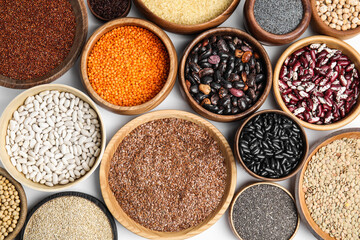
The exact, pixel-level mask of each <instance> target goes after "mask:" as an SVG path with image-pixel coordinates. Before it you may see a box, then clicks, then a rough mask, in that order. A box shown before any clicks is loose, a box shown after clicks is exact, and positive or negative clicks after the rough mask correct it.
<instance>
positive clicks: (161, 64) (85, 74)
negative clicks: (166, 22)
mask: <svg viewBox="0 0 360 240" xmlns="http://www.w3.org/2000/svg"><path fill="white" fill-rule="evenodd" d="M177 65H178V62H177V54H176V50H175V48H174V45H173V44H172V42H171V40H170V38H169V37H168V36H167V35H166V33H165V32H164V31H163V30H162V29H160V28H159V27H157V26H156V25H154V24H153V23H150V22H148V21H145V20H142V19H138V18H121V19H116V20H113V21H110V22H108V23H107V24H105V25H103V26H101V27H100V28H99V29H97V30H96V31H95V33H94V34H93V35H92V36H91V37H90V39H89V41H88V42H87V44H86V46H85V48H84V50H83V53H82V56H81V79H82V82H83V85H84V86H85V88H86V90H87V92H88V93H89V95H90V96H91V98H92V99H93V100H94V101H95V102H97V103H98V104H99V105H101V106H102V107H105V108H107V109H109V110H110V111H113V112H116V113H119V114H126V115H134V114H141V113H144V112H147V111H149V110H151V109H153V108H155V107H156V106H157V105H159V104H160V103H161V102H162V101H163V100H164V99H165V98H166V97H167V95H168V94H169V93H170V91H171V90H172V88H173V86H174V84H175V80H176V71H177Z"/></svg>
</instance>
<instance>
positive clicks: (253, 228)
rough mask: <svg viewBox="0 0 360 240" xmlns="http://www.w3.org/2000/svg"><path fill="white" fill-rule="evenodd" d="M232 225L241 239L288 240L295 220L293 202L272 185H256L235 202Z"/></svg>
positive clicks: (295, 222)
mask: <svg viewBox="0 0 360 240" xmlns="http://www.w3.org/2000/svg"><path fill="white" fill-rule="evenodd" d="M232 221H233V226H234V228H235V231H236V232H237V233H238V235H239V236H240V237H241V238H242V239H251V240H288V239H290V238H291V236H292V235H293V234H294V233H295V231H296V229H297V225H298V221H299V220H298V214H297V210H296V206H295V203H294V200H293V199H292V198H291V197H290V195H289V194H288V193H287V192H285V191H284V190H283V189H282V188H280V187H277V186H275V185H270V184H257V185H253V186H250V187H249V188H247V189H245V191H243V192H242V193H241V194H240V195H239V196H238V198H237V199H236V200H235V204H234V207H233V209H232Z"/></svg>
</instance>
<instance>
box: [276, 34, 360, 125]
mask: <svg viewBox="0 0 360 240" xmlns="http://www.w3.org/2000/svg"><path fill="white" fill-rule="evenodd" d="M359 70H360V54H359V53H358V52H357V51H356V50H355V49H354V48H352V47H351V46H350V45H348V44H347V43H345V42H344V41H342V40H339V39H336V38H333V37H327V36H312V37H308V38H304V39H302V40H300V41H298V42H296V43H294V44H292V45H291V46H290V47H289V48H288V49H286V50H285V52H284V53H283V54H282V55H281V57H280V58H279V60H278V62H277V64H276V67H275V70H274V77H273V85H274V88H273V90H274V95H275V98H276V101H277V103H278V104H279V106H280V107H281V109H282V110H283V111H285V112H287V113H289V114H291V115H293V116H295V117H296V118H297V119H298V120H299V122H300V123H301V125H303V126H304V127H306V128H309V129H313V130H320V131H327V130H334V129H338V128H340V127H343V126H345V125H346V124H348V123H350V122H351V121H353V120H354V119H355V118H356V117H357V116H358V115H359V113H360V100H359V92H360V91H359V89H360V75H359Z"/></svg>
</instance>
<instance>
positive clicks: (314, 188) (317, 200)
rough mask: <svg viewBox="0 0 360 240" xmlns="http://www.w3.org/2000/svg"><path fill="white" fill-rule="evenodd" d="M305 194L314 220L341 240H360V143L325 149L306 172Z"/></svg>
mask: <svg viewBox="0 0 360 240" xmlns="http://www.w3.org/2000/svg"><path fill="white" fill-rule="evenodd" d="M303 191H304V192H305V202H306V205H307V208H308V209H309V212H310V215H311V217H312V219H313V220H314V221H315V222H316V224H317V225H318V226H319V227H320V228H321V229H322V230H323V231H325V232H326V233H328V234H330V236H331V237H334V238H335V239H337V240H345V239H353V240H358V239H360V139H354V138H343V139H339V140H336V141H333V142H332V143H330V144H328V145H326V146H324V147H322V148H320V149H319V151H318V152H317V153H316V154H315V155H314V156H313V157H312V158H311V160H310V162H309V165H308V167H307V169H306V171H305V176H304V183H303Z"/></svg>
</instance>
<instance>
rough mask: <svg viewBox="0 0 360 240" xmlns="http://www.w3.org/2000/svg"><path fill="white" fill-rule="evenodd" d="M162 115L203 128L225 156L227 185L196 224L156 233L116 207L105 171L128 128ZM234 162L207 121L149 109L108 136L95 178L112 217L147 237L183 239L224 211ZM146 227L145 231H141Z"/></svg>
mask: <svg viewBox="0 0 360 240" xmlns="http://www.w3.org/2000/svg"><path fill="white" fill-rule="evenodd" d="M164 118H180V119H185V120H186V121H191V122H194V123H195V124H197V125H198V126H200V127H202V128H203V129H205V130H206V131H207V132H208V133H209V134H210V135H211V136H212V137H213V138H214V139H215V140H216V141H217V142H218V145H219V146H220V148H221V150H222V154H223V155H224V158H225V163H226V166H227V174H228V176H227V184H226V189H225V192H224V195H223V197H222V200H221V202H220V203H219V205H218V207H217V208H216V209H215V210H214V211H213V212H212V213H211V214H210V215H209V216H208V217H207V218H206V219H205V220H204V221H203V222H202V223H200V224H199V225H197V226H194V227H191V228H188V229H185V230H182V231H178V232H159V231H154V230H151V229H148V228H146V227H143V226H142V225H140V224H139V223H137V222H135V221H134V220H133V219H131V218H130V217H129V216H128V215H127V214H126V213H125V212H124V211H123V210H122V208H121V207H120V205H119V204H118V202H117V200H116V199H115V197H114V195H113V193H112V191H111V189H110V187H109V183H108V172H109V169H110V163H111V159H112V156H113V154H114V153H115V151H116V149H117V146H118V145H119V144H120V143H121V142H122V141H123V139H124V138H125V137H126V136H128V134H129V133H131V131H133V130H134V129H135V128H136V127H138V126H140V125H142V124H144V123H147V122H149V121H154V120H158V119H164ZM236 176H237V173H236V164H235V159H234V156H233V153H232V151H231V148H230V146H229V144H228V142H227V140H226V138H225V137H224V136H223V135H222V133H221V132H220V131H219V130H218V129H217V128H216V127H215V126H214V125H212V124H211V123H210V122H209V121H207V120H205V119H203V118H201V117H200V116H197V115H195V114H192V113H189V112H185V111H181V110H159V111H153V112H150V113H146V114H143V115H141V116H139V117H137V118H135V119H133V120H131V121H130V122H128V123H126V124H125V125H124V126H123V127H121V128H120V129H119V131H118V132H117V133H116V134H115V135H114V136H113V137H112V139H111V140H110V142H109V144H108V145H107V148H106V151H105V153H104V157H103V161H102V163H101V165H100V171H99V179H100V188H101V194H102V196H103V199H104V201H105V204H106V206H107V207H108V209H109V211H110V212H111V213H112V215H113V216H114V218H115V219H117V221H118V222H119V223H120V224H122V225H123V226H124V227H125V228H127V229H128V230H129V231H131V232H133V233H135V234H137V235H139V236H142V237H145V238H148V239H156V240H160V239H163V240H180V239H186V238H189V237H192V236H195V235H197V234H199V233H201V232H203V231H205V230H206V229H208V228H209V227H211V226H212V225H213V224H215V222H217V221H218V220H219V219H220V217H221V216H222V215H223V214H224V213H225V211H226V209H227V208H228V207H229V205H230V202H231V199H232V197H233V195H234V192H235V187H236ZM144 230H146V232H144Z"/></svg>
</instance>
